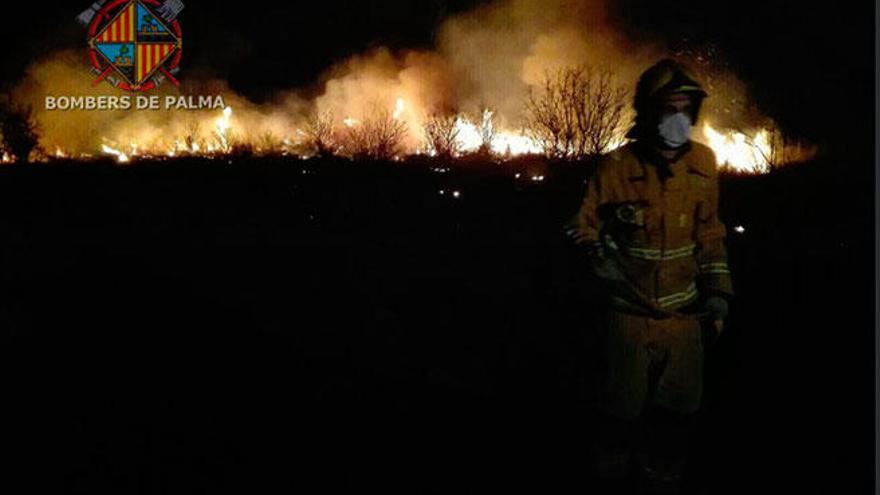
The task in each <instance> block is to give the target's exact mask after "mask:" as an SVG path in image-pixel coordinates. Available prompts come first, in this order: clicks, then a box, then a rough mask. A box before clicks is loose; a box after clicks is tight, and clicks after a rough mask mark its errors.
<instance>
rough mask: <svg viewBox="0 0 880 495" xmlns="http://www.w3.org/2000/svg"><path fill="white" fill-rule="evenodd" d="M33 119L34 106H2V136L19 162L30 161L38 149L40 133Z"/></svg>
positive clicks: (7, 149) (0, 115)
mask: <svg viewBox="0 0 880 495" xmlns="http://www.w3.org/2000/svg"><path fill="white" fill-rule="evenodd" d="M37 130H38V129H37V124H36V122H34V119H33V108H32V107H30V106H28V107H24V108H13V107H4V108H0V137H2V142H3V145H4V148H5V150H6V151H7V152H8V153H11V154H12V155H14V156H15V158H16V160H18V161H19V162H28V161H30V159H31V153H32V152H34V151H37V148H38V146H37V145H38V143H39V135H38V133H37Z"/></svg>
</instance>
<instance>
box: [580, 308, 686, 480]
mask: <svg viewBox="0 0 880 495" xmlns="http://www.w3.org/2000/svg"><path fill="white" fill-rule="evenodd" d="M599 323H600V325H599V328H600V330H601V332H602V333H601V335H602V339H601V341H600V347H599V349H598V350H599V351H600V352H599V354H600V356H601V362H600V366H599V369H598V370H597V371H598V373H597V378H598V383H597V388H596V392H597V393H598V395H597V404H596V405H597V409H598V415H597V424H596V426H597V438H596V443H595V444H594V447H593V449H592V460H593V467H594V469H595V471H596V474H597V475H598V476H599V478H603V479H613V478H623V477H625V476H628V475H629V476H630V479H633V478H635V479H636V480H641V483H640V484H641V485H642V486H643V487H644V486H645V485H647V486H650V487H653V488H651V489H649V490H648V491H650V492H658V493H663V492H665V493H678V491H679V490H680V487H681V481H682V477H683V474H684V468H685V464H686V458H687V451H688V446H689V445H690V442H691V440H692V433H693V429H694V422H695V413H697V412H698V410H699V409H700V404H701V401H702V390H703V342H702V337H701V324H700V322H699V320H697V319H675V318H669V319H663V320H657V319H653V318H650V317H645V316H637V315H630V314H625V313H621V312H617V311H614V310H608V312H607V313H605V314H604V315H603V318H602V319H601V321H600V322H599ZM631 475H635V476H631ZM637 484H639V483H638V482H637ZM626 491H627V492H629V490H626Z"/></svg>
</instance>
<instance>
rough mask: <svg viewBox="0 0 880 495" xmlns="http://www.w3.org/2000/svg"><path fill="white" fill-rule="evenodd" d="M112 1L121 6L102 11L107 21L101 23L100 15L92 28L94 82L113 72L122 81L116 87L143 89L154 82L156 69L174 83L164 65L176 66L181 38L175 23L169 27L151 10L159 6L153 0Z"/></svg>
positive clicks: (150, 86)
mask: <svg viewBox="0 0 880 495" xmlns="http://www.w3.org/2000/svg"><path fill="white" fill-rule="evenodd" d="M115 3H123V5H121V6H118V7H114V8H113V9H112V10H111V11H104V10H102V13H103V14H104V15H105V16H106V17H108V18H109V20H108V21H106V22H102V19H101V17H100V16H99V17H97V18H96V19H95V23H99V24H100V26H99V27H97V28H93V32H94V33H95V34H94V36H92V37H91V38H90V40H89V44H90V46H91V48H92V50H93V56H92V65H93V66H94V65H96V62H97V68H98V70H99V72H100V74H101V76H100V77H99V79H98V81H96V83H97V82H100V80H103V79H104V78H106V77H108V76H109V74H110V72H113V73H114V75H116V76H118V78H120V79H121V83H122V84H117V86H119V87H121V88H123V89H130V90H145V89H149V88H152V87H154V86H155V85H156V83H155V81H156V79H157V78H156V75H157V72H160V71H161V74H162V76H163V78H168V79H170V80H171V81H172V83H174V84H177V81H176V79H174V78H173V76H171V72H170V71H169V69H168V68H167V67H166V66H168V65H174V66H175V67H176V64H177V62H178V61H179V52H180V49H181V46H182V38H181V36H180V34H181V33H180V28H179V25H178V24H177V22H176V21H173V22H174V25H173V27H171V26H169V24H167V23H166V21H165V20H164V19H163V17H162V16H161V15H159V14H158V13H157V11H154V10H153V9H154V7H155V6H158V5H159V2H157V1H155V0H130V1H128V2H115ZM153 4H155V5H153ZM108 7H109V6H108ZM111 12H112V14H111ZM172 62H173V63H172ZM172 69H173V67H172Z"/></svg>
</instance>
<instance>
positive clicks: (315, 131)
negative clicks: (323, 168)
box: [303, 112, 335, 156]
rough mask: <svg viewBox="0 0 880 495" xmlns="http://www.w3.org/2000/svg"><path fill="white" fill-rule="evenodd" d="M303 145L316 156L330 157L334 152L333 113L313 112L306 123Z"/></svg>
mask: <svg viewBox="0 0 880 495" xmlns="http://www.w3.org/2000/svg"><path fill="white" fill-rule="evenodd" d="M303 134H304V135H305V144H306V146H308V147H309V148H311V149H312V151H313V152H314V153H315V154H316V155H318V156H326V155H331V154H333V152H334V151H335V146H334V141H335V139H334V135H335V130H334V126H333V113H331V112H320V113H319V112H314V113H312V114H311V115H309V118H308V120H307V121H306V125H305V129H304V130H303Z"/></svg>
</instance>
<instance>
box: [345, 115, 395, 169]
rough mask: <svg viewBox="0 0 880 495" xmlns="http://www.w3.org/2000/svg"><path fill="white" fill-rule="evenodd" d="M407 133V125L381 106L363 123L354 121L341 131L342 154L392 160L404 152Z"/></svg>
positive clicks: (358, 157)
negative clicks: (403, 145) (402, 150)
mask: <svg viewBox="0 0 880 495" xmlns="http://www.w3.org/2000/svg"><path fill="white" fill-rule="evenodd" d="M407 132H408V127H407V125H406V123H405V122H403V121H401V120H399V119H396V118H394V115H393V114H392V112H391V111H389V110H387V109H384V108H382V107H380V106H378V105H373V110H372V111H371V112H370V114H369V116H368V117H367V118H365V119H364V120H363V121H362V122H351V123H350V124H347V125H346V129H345V130H344V131H343V132H342V135H341V141H342V149H343V152H344V153H345V154H346V155H348V156H350V157H352V158H356V159H363V158H370V159H374V160H390V159H392V158H395V157H397V156H398V154H399V153H400V152H401V145H402V144H403V140H404V138H405V137H406V134H407Z"/></svg>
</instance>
